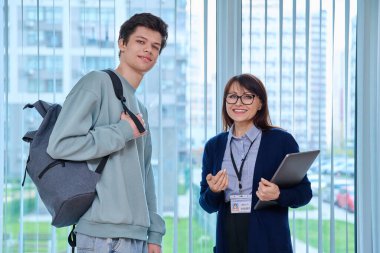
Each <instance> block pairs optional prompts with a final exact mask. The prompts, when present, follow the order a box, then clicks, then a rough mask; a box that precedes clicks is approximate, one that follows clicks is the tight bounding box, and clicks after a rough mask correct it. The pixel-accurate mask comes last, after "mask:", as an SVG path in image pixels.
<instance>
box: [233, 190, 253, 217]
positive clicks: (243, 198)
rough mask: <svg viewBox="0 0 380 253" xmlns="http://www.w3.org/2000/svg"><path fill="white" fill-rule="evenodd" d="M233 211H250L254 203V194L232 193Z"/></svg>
mask: <svg viewBox="0 0 380 253" xmlns="http://www.w3.org/2000/svg"><path fill="white" fill-rule="evenodd" d="M230 202H231V213H250V212H251V204H252V194H250V195H231V196H230Z"/></svg>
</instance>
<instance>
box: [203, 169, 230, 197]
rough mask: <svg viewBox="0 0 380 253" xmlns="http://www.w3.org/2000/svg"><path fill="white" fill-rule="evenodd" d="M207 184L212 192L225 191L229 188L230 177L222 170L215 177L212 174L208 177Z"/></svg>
mask: <svg viewBox="0 0 380 253" xmlns="http://www.w3.org/2000/svg"><path fill="white" fill-rule="evenodd" d="M206 180H207V184H208V186H209V187H210V190H211V191H212V192H215V193H218V192H221V191H224V190H225V189H226V188H227V186H228V175H227V171H226V169H223V170H220V171H219V172H218V173H217V174H216V175H215V176H213V175H212V174H211V173H210V174H208V175H207V177H206Z"/></svg>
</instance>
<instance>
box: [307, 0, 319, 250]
mask: <svg viewBox="0 0 380 253" xmlns="http://www.w3.org/2000/svg"><path fill="white" fill-rule="evenodd" d="M305 14H306V15H305V44H306V45H305V58H306V59H305V60H306V61H305V62H306V66H305V70H306V71H305V72H306V76H305V86H306V87H305V89H306V92H305V94H306V99H305V101H306V103H305V104H306V109H305V111H306V134H305V135H306V139H307V136H308V129H309V113H308V111H309V99H308V95H309V32H310V0H306V9H305ZM320 176H321V175H320V174H319V175H318V177H319V179H318V191H319V192H320V191H321V178H320ZM318 196H321V195H318ZM321 199H322V198H320V197H319V198H318V202H319V201H320V200H321ZM306 215H307V224H306V253H309V247H310V245H309V239H310V238H309V213H308V212H307V213H306ZM319 219H320V217H319V205H318V220H319Z"/></svg>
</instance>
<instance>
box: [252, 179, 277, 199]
mask: <svg viewBox="0 0 380 253" xmlns="http://www.w3.org/2000/svg"><path fill="white" fill-rule="evenodd" d="M256 196H257V197H258V198H259V199H260V200H263V201H270V200H276V199H278V197H280V188H278V186H277V185H276V184H274V183H271V182H269V181H268V180H266V179H264V178H261V181H260V182H259V188H258V189H257V191H256Z"/></svg>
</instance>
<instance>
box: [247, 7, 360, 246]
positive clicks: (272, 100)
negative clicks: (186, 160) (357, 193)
mask: <svg viewBox="0 0 380 253" xmlns="http://www.w3.org/2000/svg"><path fill="white" fill-rule="evenodd" d="M347 3H349V5H347ZM321 4H322V5H319V2H318V1H308V0H303V1H291V0H284V1H275V0H268V1H259V0H243V8H242V10H243V23H249V22H250V23H251V28H249V27H244V28H243V31H242V34H243V37H244V36H248V38H249V39H247V40H243V41H242V43H243V52H242V55H243V64H242V66H243V72H251V73H253V74H256V75H258V76H259V77H260V78H261V79H262V80H263V81H264V84H265V85H266V87H267V89H268V94H269V96H268V101H269V108H270V113H271V116H272V121H273V123H274V125H277V126H281V127H283V128H284V129H286V130H288V131H289V132H291V133H292V134H293V136H294V137H295V139H296V140H297V141H298V144H299V146H300V150H301V151H302V150H303V151H306V150H311V149H320V150H321V154H320V156H319V160H318V161H316V162H315V163H314V165H313V167H312V169H311V170H310V172H309V173H308V176H309V179H310V181H311V183H312V188H313V194H314V197H313V199H312V201H311V203H310V204H309V205H308V206H306V207H305V208H301V209H294V210H293V212H290V220H291V223H292V225H291V232H292V235H293V240H294V241H293V244H294V245H293V246H294V247H295V248H296V249H299V252H305V251H306V250H305V249H306V248H308V249H309V250H316V249H322V251H323V252H355V231H354V226H355V221H354V220H355V219H354V212H355V208H354V203H353V201H352V200H351V197H352V194H353V192H354V189H353V187H354V180H355V178H354V175H355V173H354V153H355V149H354V145H353V143H354V142H355V124H354V123H353V122H354V121H355V120H354V119H355V109H354V108H355V68H356V66H355V57H356V54H355V51H356V48H355V45H356V34H355V31H356V1H355V0H351V1H339V0H337V1H321ZM266 13H267V14H266ZM346 14H348V17H349V19H346V18H345V17H346V16H345V15H346ZM253 17H254V18H253ZM256 27H261V29H256ZM263 27H267V31H265V29H263ZM347 28H348V29H347ZM250 29H251V30H250ZM253 31H254V32H253ZM263 38H266V39H267V40H266V44H265V39H263ZM342 38H346V39H342ZM258 45H260V46H258ZM247 55H248V56H249V57H247ZM244 56H245V57H244ZM258 61H259V63H258ZM258 65H262V66H265V68H257V67H256V66H258ZM344 66H347V67H346V68H345V67H344ZM279 73H281V74H280V75H279ZM332 189H334V190H332ZM347 189H350V191H347ZM342 191H344V193H343V192H342ZM334 204H336V205H334ZM322 209H323V210H330V211H329V212H320V211H321V210H322ZM320 252H321V251H320Z"/></svg>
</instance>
